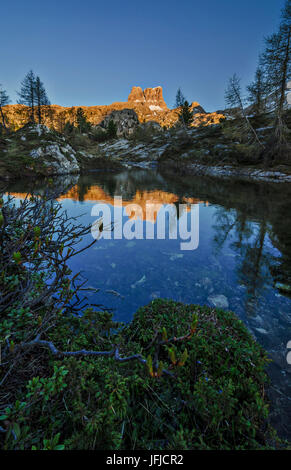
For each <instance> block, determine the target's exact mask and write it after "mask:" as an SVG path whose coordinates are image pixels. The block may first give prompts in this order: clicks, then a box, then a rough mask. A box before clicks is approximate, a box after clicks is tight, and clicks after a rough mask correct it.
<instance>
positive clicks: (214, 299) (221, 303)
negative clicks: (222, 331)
mask: <svg viewBox="0 0 291 470" xmlns="http://www.w3.org/2000/svg"><path fill="white" fill-rule="evenodd" d="M207 300H208V302H209V303H210V305H212V307H217V308H228V307H229V303H228V300H227V297H225V295H222V294H219V295H210V296H209V297H208V298H207Z"/></svg>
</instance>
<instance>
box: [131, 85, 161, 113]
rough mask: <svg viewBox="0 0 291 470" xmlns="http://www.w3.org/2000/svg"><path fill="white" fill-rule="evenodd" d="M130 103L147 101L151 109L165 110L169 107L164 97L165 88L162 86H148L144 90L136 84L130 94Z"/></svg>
mask: <svg viewBox="0 0 291 470" xmlns="http://www.w3.org/2000/svg"><path fill="white" fill-rule="evenodd" d="M127 101H128V103H146V104H147V105H148V106H149V108H150V109H151V111H163V110H165V111H166V110H167V109H168V107H167V105H166V103H165V101H164V98H163V89H162V87H161V86H157V87H155V88H146V89H145V90H144V91H142V89H141V87H139V86H137V87H136V86H134V87H132V90H131V92H130V94H129V96H128V99H127Z"/></svg>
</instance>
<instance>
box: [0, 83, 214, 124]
mask: <svg viewBox="0 0 291 470" xmlns="http://www.w3.org/2000/svg"><path fill="white" fill-rule="evenodd" d="M78 108H82V109H83V110H84V113H85V115H86V117H87V119H88V121H89V122H91V123H92V124H93V125H98V124H100V122H102V121H103V119H104V118H105V117H106V116H108V115H109V114H110V113H111V112H112V111H118V110H122V109H133V110H134V111H135V112H136V113H137V116H138V119H139V121H140V122H141V123H143V122H148V121H155V122H158V123H159V124H160V125H161V126H165V127H171V126H173V125H174V124H175V122H177V120H178V115H179V108H176V109H169V108H168V107H167V105H166V103H165V101H164V98H163V90H162V87H160V86H158V87H154V88H146V89H145V90H142V88H141V87H139V86H134V87H133V88H132V89H131V92H130V94H129V96H128V99H127V101H125V102H115V103H112V104H110V105H107V106H106V105H103V106H72V107H63V106H58V105H51V106H50V108H49V110H47V113H46V114H47V115H46V117H45V118H44V122H43V124H46V125H47V126H48V127H54V128H55V129H57V130H59V131H62V130H63V128H64V125H65V123H66V122H67V121H69V122H71V123H74V122H75V119H76V112H77V109H78ZM191 108H192V110H193V112H194V114H195V120H194V123H193V125H194V126H197V125H199V124H201V123H204V124H216V123H218V122H219V120H220V119H221V118H223V114H221V113H207V112H206V111H205V110H204V109H203V108H202V106H200V104H199V103H197V102H193V103H192V104H191ZM3 109H4V112H5V114H6V116H7V118H8V120H9V123H10V125H12V126H13V127H14V128H15V129H18V128H20V127H22V126H23V125H24V124H25V123H26V121H27V107H26V106H24V105H19V104H13V105H7V106H4V108H3Z"/></svg>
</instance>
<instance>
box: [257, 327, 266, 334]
mask: <svg viewBox="0 0 291 470" xmlns="http://www.w3.org/2000/svg"><path fill="white" fill-rule="evenodd" d="M255 330H256V331H257V332H258V333H261V335H267V334H268V332H267V331H266V330H265V329H264V328H255Z"/></svg>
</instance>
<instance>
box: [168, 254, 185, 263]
mask: <svg viewBox="0 0 291 470" xmlns="http://www.w3.org/2000/svg"><path fill="white" fill-rule="evenodd" d="M183 257H184V255H183V254H182V253H174V254H173V255H172V256H170V261H176V259H181V258H183Z"/></svg>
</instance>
